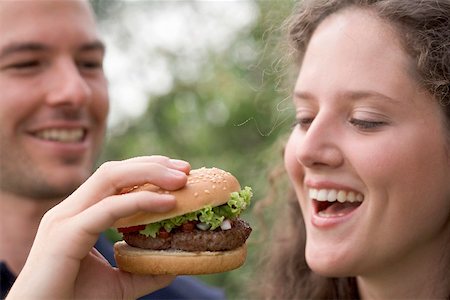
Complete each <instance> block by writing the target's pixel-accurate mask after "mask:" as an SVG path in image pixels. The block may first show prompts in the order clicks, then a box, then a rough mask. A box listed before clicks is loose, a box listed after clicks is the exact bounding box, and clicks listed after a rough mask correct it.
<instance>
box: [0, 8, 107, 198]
mask: <svg viewBox="0 0 450 300" xmlns="http://www.w3.org/2000/svg"><path fill="white" fill-rule="evenodd" d="M0 36H1V39H0V91H1V93H0V122H1V123H0V186H1V190H2V192H3V193H12V194H16V195H22V196H25V197H30V198H42V199H55V198H60V197H64V196H66V195H67V194H69V193H70V192H72V191H73V190H74V189H75V188H77V187H78V186H79V185H80V184H81V183H82V182H83V181H84V180H85V179H86V178H87V177H88V176H89V175H90V174H91V172H92V167H93V165H94V162H95V159H96V158H97V156H98V153H99V151H100V149H101V145H102V142H103V138H104V133H105V127H106V118H107V114H108V107H109V104H108V92H107V81H106V79H105V76H104V73H103V67H102V64H103V56H104V48H103V44H102V43H101V42H100V41H99V39H98V35H97V32H96V26H95V21H94V18H93V15H92V13H91V11H90V8H89V7H88V4H87V2H82V1H62V0H61V1H47V0H39V1H1V2H0Z"/></svg>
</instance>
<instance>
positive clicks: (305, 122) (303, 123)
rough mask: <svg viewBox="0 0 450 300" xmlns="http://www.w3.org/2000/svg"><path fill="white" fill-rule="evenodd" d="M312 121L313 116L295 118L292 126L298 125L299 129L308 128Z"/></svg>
mask: <svg viewBox="0 0 450 300" xmlns="http://www.w3.org/2000/svg"><path fill="white" fill-rule="evenodd" d="M313 121H314V118H297V119H296V120H295V121H294V124H292V127H295V126H297V125H298V126H299V127H300V129H308V128H309V126H311V123H312V122H313Z"/></svg>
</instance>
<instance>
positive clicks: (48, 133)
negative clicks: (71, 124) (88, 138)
mask: <svg viewBox="0 0 450 300" xmlns="http://www.w3.org/2000/svg"><path fill="white" fill-rule="evenodd" d="M36 136H37V137H38V138H41V139H44V140H48V141H57V142H63V143H73V142H80V141H81V140H82V139H83V137H84V130H83V129H81V128H78V129H46V130H41V131H39V132H37V133H36Z"/></svg>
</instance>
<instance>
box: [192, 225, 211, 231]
mask: <svg viewBox="0 0 450 300" xmlns="http://www.w3.org/2000/svg"><path fill="white" fill-rule="evenodd" d="M195 226H197V228H198V229H200V230H203V231H206V230H208V229H209V228H211V225H209V224H206V223H197V224H196V225H195Z"/></svg>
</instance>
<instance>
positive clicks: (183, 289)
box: [0, 235, 225, 300]
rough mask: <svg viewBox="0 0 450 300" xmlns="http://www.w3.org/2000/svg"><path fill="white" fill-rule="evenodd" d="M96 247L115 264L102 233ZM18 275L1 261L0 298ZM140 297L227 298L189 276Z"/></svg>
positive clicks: (178, 278) (108, 244)
mask: <svg viewBox="0 0 450 300" xmlns="http://www.w3.org/2000/svg"><path fill="white" fill-rule="evenodd" d="M95 248H97V250H98V251H99V252H100V253H102V254H103V256H104V257H105V258H106V259H107V260H108V261H109V262H110V263H111V265H113V266H114V265H115V261H114V251H113V249H112V247H111V243H110V242H109V241H108V240H107V239H106V238H105V237H104V236H103V235H101V236H100V238H99V240H98V241H97V243H96V244H95ZM15 280H16V277H15V275H14V274H12V273H11V272H10V271H9V269H8V267H7V266H6V264H5V263H4V262H0V296H1V297H0V299H5V298H6V294H7V293H8V291H9V290H10V289H11V286H12V285H13V283H14V281H15ZM140 299H146V300H147V299H183V300H188V299H192V300H194V299H195V300H201V299H214V300H216V299H217V300H219V299H225V294H224V292H223V290H221V289H218V288H213V287H209V286H206V285H205V284H203V283H201V282H200V281H199V280H197V279H195V278H192V277H188V276H179V277H177V278H176V279H175V280H174V281H173V282H172V283H171V284H170V285H169V286H168V287H166V288H163V289H161V290H159V291H156V292H154V293H151V294H148V295H146V296H144V297H141V298H140Z"/></svg>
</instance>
